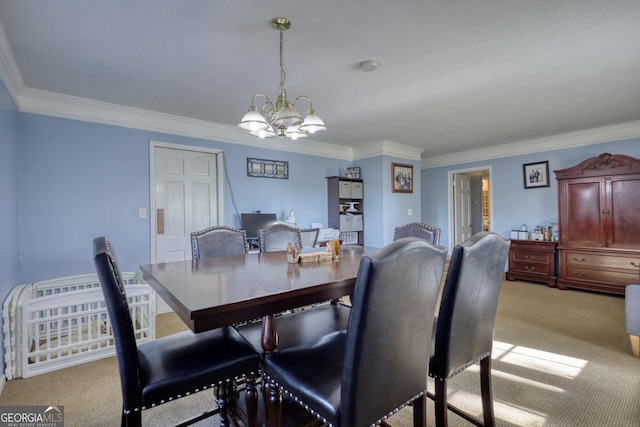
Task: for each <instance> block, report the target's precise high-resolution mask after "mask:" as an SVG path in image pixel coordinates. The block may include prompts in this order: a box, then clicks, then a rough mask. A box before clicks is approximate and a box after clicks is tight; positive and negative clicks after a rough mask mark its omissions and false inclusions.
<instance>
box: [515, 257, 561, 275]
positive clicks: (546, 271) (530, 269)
mask: <svg viewBox="0 0 640 427" xmlns="http://www.w3.org/2000/svg"><path fill="white" fill-rule="evenodd" d="M552 268H553V264H535V263H530V262H518V261H516V262H514V263H513V266H512V268H511V269H510V271H513V272H514V273H526V274H537V275H540V276H543V277H544V276H553V275H554V274H553V270H552Z"/></svg>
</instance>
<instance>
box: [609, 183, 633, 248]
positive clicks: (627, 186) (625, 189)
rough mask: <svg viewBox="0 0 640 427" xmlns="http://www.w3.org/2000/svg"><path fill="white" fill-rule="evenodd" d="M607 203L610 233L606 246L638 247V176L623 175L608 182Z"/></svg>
mask: <svg viewBox="0 0 640 427" xmlns="http://www.w3.org/2000/svg"><path fill="white" fill-rule="evenodd" d="M610 186H611V189H610V192H609V194H610V201H609V203H608V205H609V206H610V207H609V208H608V209H609V212H610V213H609V218H610V220H611V228H610V230H611V234H610V235H609V236H608V242H607V243H608V246H609V247H615V248H621V249H623V248H629V247H638V244H639V243H640V176H639V175H624V176H621V177H615V178H612V179H611V182H610Z"/></svg>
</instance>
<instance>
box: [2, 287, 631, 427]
mask: <svg viewBox="0 0 640 427" xmlns="http://www.w3.org/2000/svg"><path fill="white" fill-rule="evenodd" d="M183 329H184V326H183V325H182V323H181V321H180V320H179V319H178V318H177V317H176V316H174V315H161V316H159V318H158V336H162V335H166V334H169V333H173V332H177V331H178V330H183ZM399 351H401V350H399ZM493 359H494V361H493V392H494V401H495V412H496V422H497V425H498V426H580V427H583V426H594V427H595V426H598V427H604V426H616V427H619V426H637V425H640V359H636V358H634V357H633V356H632V355H631V348H630V344H629V338H628V336H627V335H626V333H625V330H624V299H623V298H622V297H618V296H610V295H603V294H597V293H591V292H581V291H573V290H572V291H560V290H558V289H550V288H547V287H546V286H545V285H541V284H534V283H528V282H520V281H517V282H504V283H503V286H502V290H501V293H500V301H499V304H498V317H497V321H496V330H495V343H494V353H493ZM478 377H479V375H478V369H477V367H476V366H474V367H472V368H470V369H467V370H466V371H465V372H463V373H461V374H460V375H458V376H456V377H455V378H453V379H452V380H451V381H450V384H449V392H450V397H449V400H450V401H451V402H452V403H454V404H456V405H458V406H460V407H463V408H466V409H467V410H469V411H470V412H472V413H475V414H477V415H480V407H481V406H480V401H479V379H478ZM430 390H433V387H432V386H431V387H430ZM17 404H21V405H63V406H64V408H65V425H67V426H83V427H90V426H116V425H119V411H120V405H121V398H120V382H119V378H118V372H117V364H116V361H115V358H113V357H112V358H108V359H104V360H101V361H98V362H92V363H88V364H85V365H80V366H75V367H72V368H68V369H64V370H60V371H57V372H53V373H50V374H44V375H40V376H36V377H33V378H28V379H16V380H12V381H9V382H7V383H6V384H5V386H4V390H3V391H2V394H1V395H0V405H17ZM211 404H212V397H211V394H210V393H209V392H202V393H198V394H197V395H193V396H190V397H187V398H184V399H180V400H178V401H175V402H172V403H170V404H166V405H161V406H159V407H157V408H154V409H153V410H149V411H145V412H144V413H143V422H144V423H145V425H150V426H164V425H173V424H175V423H176V422H177V421H179V420H182V419H183V418H184V417H186V416H191V415H195V414H197V413H200V412H202V411H204V410H206V409H207V408H208V407H209V406H210V405H211ZM185 414H187V415H185ZM428 421H429V425H435V422H434V419H433V405H432V404H431V402H429V407H428ZM449 422H450V425H451V426H452V427H457V426H468V425H469V424H468V423H467V422H466V421H464V420H462V419H460V418H459V417H457V416H456V415H454V414H452V413H449ZM389 424H390V425H391V426H392V427H405V426H411V409H410V408H406V409H404V410H402V411H400V412H399V413H398V414H396V415H394V416H393V417H392V418H391V419H390V420H389ZM197 425H199V426H201V427H203V426H217V425H218V424H217V418H215V417H214V418H213V419H209V420H205V421H202V422H200V423H199V424H197Z"/></svg>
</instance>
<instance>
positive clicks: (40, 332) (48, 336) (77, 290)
mask: <svg viewBox="0 0 640 427" xmlns="http://www.w3.org/2000/svg"><path fill="white" fill-rule="evenodd" d="M122 276H123V280H124V283H125V287H126V292H127V298H128V300H129V308H130V310H131V318H132V319H133V320H134V323H135V334H136V339H137V341H138V343H143V342H146V341H150V340H153V339H155V336H156V307H155V300H156V299H155V293H154V291H153V290H152V289H151V288H150V287H149V285H147V284H145V283H143V282H142V280H141V277H140V273H131V272H123V273H122ZM2 317H3V332H4V361H5V376H6V378H7V380H11V379H13V378H20V377H22V378H28V377H31V376H34V375H39V374H44V373H46V372H51V371H55V370H57V369H62V368H66V367H69V366H73V365H78V364H80V363H86V362H90V361H93V360H98V359H102V358H104V357H108V356H111V355H113V354H115V344H114V340H113V335H112V333H111V323H110V321H109V318H108V315H107V307H106V304H105V302H104V296H103V295H102V290H101V289H100V282H99V281H98V277H97V275H95V274H89V275H82V276H72V277H64V278H60V279H54V280H47V281H43V282H37V283H31V284H24V285H19V286H16V287H15V288H13V289H12V290H11V292H10V293H9V295H8V296H7V298H6V299H5V301H4V305H3V310H2Z"/></svg>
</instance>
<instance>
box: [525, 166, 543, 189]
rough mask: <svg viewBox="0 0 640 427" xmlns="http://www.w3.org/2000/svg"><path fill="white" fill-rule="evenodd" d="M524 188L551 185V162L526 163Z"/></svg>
mask: <svg viewBox="0 0 640 427" xmlns="http://www.w3.org/2000/svg"><path fill="white" fill-rule="evenodd" d="M522 175H523V179H524V189H525V190H529V189H531V188H541V187H549V186H550V182H549V162H548V161H544V162H536V163H526V164H523V165H522Z"/></svg>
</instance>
